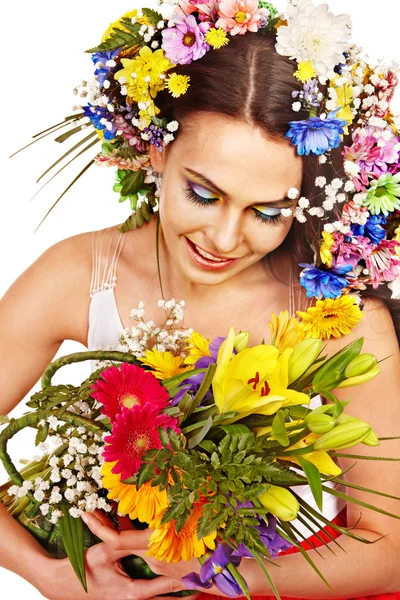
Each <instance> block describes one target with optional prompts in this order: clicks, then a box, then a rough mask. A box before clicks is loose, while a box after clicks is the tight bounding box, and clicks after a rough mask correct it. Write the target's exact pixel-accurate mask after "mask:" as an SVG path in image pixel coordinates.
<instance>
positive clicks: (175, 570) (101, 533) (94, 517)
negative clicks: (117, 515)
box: [83, 510, 200, 598]
mask: <svg viewBox="0 0 400 600" xmlns="http://www.w3.org/2000/svg"><path fill="white" fill-rule="evenodd" d="M83 519H84V521H85V522H86V524H87V526H88V527H89V529H90V530H91V531H92V532H93V533H94V534H95V535H97V537H99V538H100V539H101V540H103V542H105V543H106V544H107V545H108V546H109V548H110V549H112V550H113V551H114V552H117V553H118V552H119V553H120V556H129V554H135V555H136V556H140V557H141V558H143V559H144V560H145V561H146V563H147V564H148V565H149V567H150V568H151V570H152V571H153V572H154V573H156V575H161V576H163V577H162V579H163V580H164V579H172V580H175V582H179V583H180V580H181V578H182V577H183V576H184V575H187V574H188V573H192V572H193V571H196V572H199V570H200V564H199V561H198V560H197V559H195V558H194V559H192V560H190V561H182V560H181V561H179V562H178V563H175V562H174V563H167V562H165V561H160V560H157V559H155V558H153V557H151V556H146V554H147V550H148V542H149V537H150V535H151V531H150V530H149V529H145V530H137V529H128V530H122V531H117V530H116V529H115V528H114V527H113V525H112V523H111V521H110V519H109V518H108V517H107V516H106V515H104V514H103V513H101V512H100V511H98V510H96V511H95V512H94V513H85V515H84V517H83ZM159 579H161V578H158V580H159ZM154 581H157V579H155V580H154ZM171 585H172V584H171ZM180 586H181V587H179V588H175V590H174V591H179V590H183V589H185V586H184V585H183V584H182V583H180ZM159 593H162V592H159ZM163 593H165V592H163ZM191 598H193V596H191Z"/></svg>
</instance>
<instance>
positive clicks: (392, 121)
mask: <svg viewBox="0 0 400 600" xmlns="http://www.w3.org/2000/svg"><path fill="white" fill-rule="evenodd" d="M161 3H162V0H161ZM162 8H163V9H165V10H166V12H169V13H170V14H169V16H163V15H162V14H161V13H159V12H157V11H155V10H152V9H149V8H143V9H142V10H133V11H131V12H128V13H126V14H125V15H124V16H123V17H122V18H120V19H119V20H118V21H116V22H115V23H112V24H111V25H110V26H109V28H108V29H107V31H106V32H105V34H104V35H103V39H102V42H101V44H100V45H99V46H97V47H95V48H91V49H90V50H88V51H87V52H90V53H91V55H92V60H93V63H94V65H95V71H94V76H95V80H94V81H93V82H90V83H88V82H83V84H82V85H81V86H78V87H77V88H76V89H75V93H76V94H77V95H79V96H81V97H83V98H84V99H85V100H84V105H83V106H79V107H75V112H74V114H73V115H70V116H69V117H68V118H67V119H66V124H68V123H71V124H72V128H71V131H69V132H67V133H65V134H63V135H61V136H59V137H58V138H56V139H57V141H64V140H65V139H67V138H69V137H70V136H71V135H72V134H74V133H76V132H78V131H80V130H81V129H82V128H86V127H90V126H91V127H94V128H95V130H96V131H95V132H92V133H91V134H89V136H87V138H85V140H84V141H83V142H81V144H83V143H84V142H86V141H88V142H89V144H88V145H87V146H86V149H88V148H90V147H92V146H93V144H94V143H95V142H98V141H99V138H100V140H101V152H100V153H99V154H98V155H97V156H96V158H95V159H94V162H95V163H96V164H99V165H106V166H114V167H117V181H116V183H115V185H114V190H115V191H116V192H119V194H120V198H119V200H120V202H122V201H125V200H126V199H129V201H130V205H131V209H132V214H131V216H130V217H129V218H128V219H127V220H126V221H125V223H124V224H123V225H122V226H121V230H125V231H126V230H129V229H134V228H136V227H138V226H141V225H142V224H143V223H144V222H145V221H148V220H150V219H151V217H152V215H153V214H154V212H156V211H157V210H158V196H159V178H158V176H157V174H156V173H155V172H154V171H153V169H152V167H151V163H150V158H149V148H150V145H154V146H155V147H156V148H157V149H158V150H159V151H162V149H163V148H165V147H166V145H167V144H169V143H170V142H171V141H172V140H173V139H174V132H175V131H176V130H177V129H178V126H179V124H178V122H177V121H171V122H168V121H167V119H166V118H159V117H158V115H159V114H160V109H159V108H158V106H157V94H158V93H159V92H160V91H161V90H165V89H166V90H168V92H169V93H170V94H171V95H172V96H173V97H175V98H176V97H179V96H180V95H182V94H185V93H186V91H187V89H188V88H189V86H190V77H189V76H188V75H182V74H178V73H175V72H174V71H173V68H174V67H175V66H176V65H179V64H189V63H191V62H193V61H196V60H198V59H200V58H201V57H202V56H204V55H205V54H206V52H210V51H218V50H219V49H220V48H222V47H223V46H225V45H226V44H228V43H229V41H230V39H231V36H234V35H239V36H240V35H244V34H246V32H248V31H251V32H257V31H260V30H262V31H263V32H267V31H269V30H270V29H272V28H275V29H276V36H277V43H276V51H277V52H278V53H279V54H281V55H284V56H288V57H289V58H290V59H292V60H296V61H297V70H296V71H295V73H294V77H296V79H297V80H299V81H300V82H301V83H302V89H301V91H293V93H292V96H293V103H292V108H293V111H294V112H299V111H300V110H302V114H303V113H304V114H307V113H308V114H309V116H308V118H306V119H303V120H297V121H292V122H290V123H288V131H287V134H286V137H287V138H288V139H289V140H291V142H292V143H293V144H294V145H295V146H296V148H297V153H298V154H299V155H309V154H314V155H318V157H319V162H320V163H321V165H324V164H325V163H327V164H328V165H329V164H331V165H332V166H333V160H332V157H331V152H332V150H334V149H337V148H339V146H342V156H343V163H344V172H343V174H340V176H336V177H335V178H333V179H332V180H331V181H327V179H326V177H325V176H322V175H321V176H319V177H317V178H316V181H315V184H316V186H317V187H318V188H319V190H320V191H319V190H318V191H319V193H320V194H322V195H323V198H324V199H323V201H322V203H321V206H312V204H311V203H310V201H309V200H308V198H305V197H301V198H299V199H298V203H297V207H296V208H295V209H294V210H293V211H292V210H291V209H288V208H286V209H281V211H282V214H283V216H287V217H289V216H291V214H292V213H293V214H294V216H295V217H296V218H297V219H298V220H299V221H300V222H304V221H306V219H307V216H306V215H307V214H309V215H310V216H317V217H319V218H320V219H321V222H322V227H321V229H322V238H321V243H320V247H319V248H315V264H314V265H310V264H302V265H301V266H302V267H303V271H302V273H301V276H300V282H301V284H302V285H303V286H304V288H305V289H306V293H307V296H308V297H309V298H312V297H315V298H316V299H317V301H319V302H320V308H321V309H322V308H325V305H324V307H322V305H321V300H322V299H323V300H324V302H325V303H328V304H329V307H328V306H327V310H331V309H332V310H334V307H335V303H336V302H338V303H339V304H341V305H343V308H346V310H348V309H350V310H351V311H353V313H354V324H355V323H356V322H358V321H359V320H360V318H361V314H358V313H359V308H358V305H359V304H360V299H359V296H358V293H359V291H360V290H363V289H365V287H366V286H367V285H370V284H371V285H372V286H373V287H374V288H375V287H378V286H379V285H380V284H381V283H382V282H394V281H395V280H396V278H397V277H398V276H399V275H400V227H399V225H400V133H399V131H400V121H399V120H398V119H396V118H395V117H394V115H393V113H392V112H391V110H390V101H391V100H392V97H393V94H394V90H395V87H396V85H397V83H398V79H397V74H396V73H397V71H398V65H397V64H393V65H390V66H386V65H383V64H378V65H377V66H376V67H375V68H373V67H371V65H369V64H368V63H367V62H366V61H365V59H364V58H363V57H362V52H361V49H360V48H357V47H355V46H354V45H352V44H351V42H350V34H351V23H350V17H349V16H348V15H339V16H335V15H333V14H332V13H331V12H329V8H328V6H327V5H326V4H321V5H318V6H314V5H313V3H312V0H291V2H290V4H289V5H288V7H287V9H286V11H285V15H281V14H279V13H278V11H277V9H276V8H274V6H273V5H272V4H270V3H269V2H265V1H264V0H221V1H220V2H218V1H216V0H178V1H177V2H176V3H175V2H172V5H171V4H169V3H167V2H164V3H162ZM297 87H298V86H297ZM54 129H55V128H52V130H51V131H54ZM51 131H50V132H51ZM46 135H48V133H46ZM93 137H94V138H95V140H93V139H92V138H93ZM81 144H78V145H77V146H75V147H74V148H73V150H74V149H75V148H76V147H79V146H80V145H81ZM82 152H83V150H81V151H80V153H79V154H81V153H82ZM58 162H59V161H57V162H56V163H55V165H56V164H57V163H58ZM92 163H93V161H91V162H90V163H89V165H88V166H90V164H92ZM55 165H53V166H55ZM86 168H87V167H86ZM321 169H322V170H323V169H324V167H323V166H321ZM84 170H85V169H84ZM288 195H289V197H291V198H296V197H297V196H298V195H299V194H298V191H297V190H295V189H294V188H292V189H291V190H289V193H288ZM46 216H47V215H46ZM391 286H392V290H393V296H392V297H396V298H400V289H399V288H400V279H398V280H397V282H396V283H395V284H393V283H392V284H391ZM317 306H318V302H317ZM309 310H312V309H309ZM310 333H312V331H311V332H310ZM333 335H336V334H335V333H333Z"/></svg>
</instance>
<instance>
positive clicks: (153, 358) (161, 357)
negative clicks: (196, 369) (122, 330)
mask: <svg viewBox="0 0 400 600" xmlns="http://www.w3.org/2000/svg"><path fill="white" fill-rule="evenodd" d="M139 360H140V362H141V363H142V364H143V365H145V366H147V367H151V368H152V369H154V370H153V371H152V372H153V375H154V377H157V379H168V378H169V377H173V376H174V375H179V374H180V373H184V372H185V371H187V370H188V368H189V367H186V366H185V365H184V364H183V358H182V356H174V355H173V354H172V352H159V351H158V350H155V349H153V350H146V354H145V356H144V358H140V359H139Z"/></svg>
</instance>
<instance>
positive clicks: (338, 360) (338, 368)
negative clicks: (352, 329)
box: [312, 338, 363, 394]
mask: <svg viewBox="0 0 400 600" xmlns="http://www.w3.org/2000/svg"><path fill="white" fill-rule="evenodd" d="M362 345H363V339H362V338H360V339H358V340H354V342H352V343H351V344H349V345H348V346H346V348H343V350H341V351H340V352H337V353H336V354H334V355H333V356H332V357H331V358H329V359H328V360H327V361H326V362H325V363H324V364H323V365H322V367H321V368H320V369H318V371H317V373H316V375H315V376H314V379H313V381H312V387H313V390H314V392H316V393H317V394H318V393H322V394H323V393H324V392H325V391H330V390H333V389H334V388H335V387H338V385H339V384H340V383H341V382H342V381H343V380H344V379H345V376H344V372H345V370H346V367H347V365H348V364H349V363H350V362H351V361H352V360H353V358H356V357H357V356H358V355H359V354H360V351H361V348H362Z"/></svg>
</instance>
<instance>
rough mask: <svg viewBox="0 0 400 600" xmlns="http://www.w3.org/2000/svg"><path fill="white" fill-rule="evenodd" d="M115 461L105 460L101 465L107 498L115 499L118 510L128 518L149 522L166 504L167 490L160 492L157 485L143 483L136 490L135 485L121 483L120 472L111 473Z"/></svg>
mask: <svg viewBox="0 0 400 600" xmlns="http://www.w3.org/2000/svg"><path fill="white" fill-rule="evenodd" d="M115 464H116V462H105V463H104V464H103V466H102V467H101V474H102V476H103V477H102V482H103V486H104V487H105V488H106V489H107V490H109V492H108V494H107V498H110V500H117V502H118V512H120V513H121V514H123V515H129V518H130V519H139V521H142V523H150V522H151V521H153V520H154V519H155V518H156V517H157V515H158V514H159V513H161V512H163V511H164V510H165V509H166V508H167V506H168V498H167V491H166V490H163V491H162V492H160V490H159V487H158V486H152V485H151V482H148V483H145V484H144V485H142V486H141V487H140V489H139V490H138V489H137V487H136V485H133V484H128V483H122V481H121V474H120V473H113V472H112V468H113V466H114V465H115Z"/></svg>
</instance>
